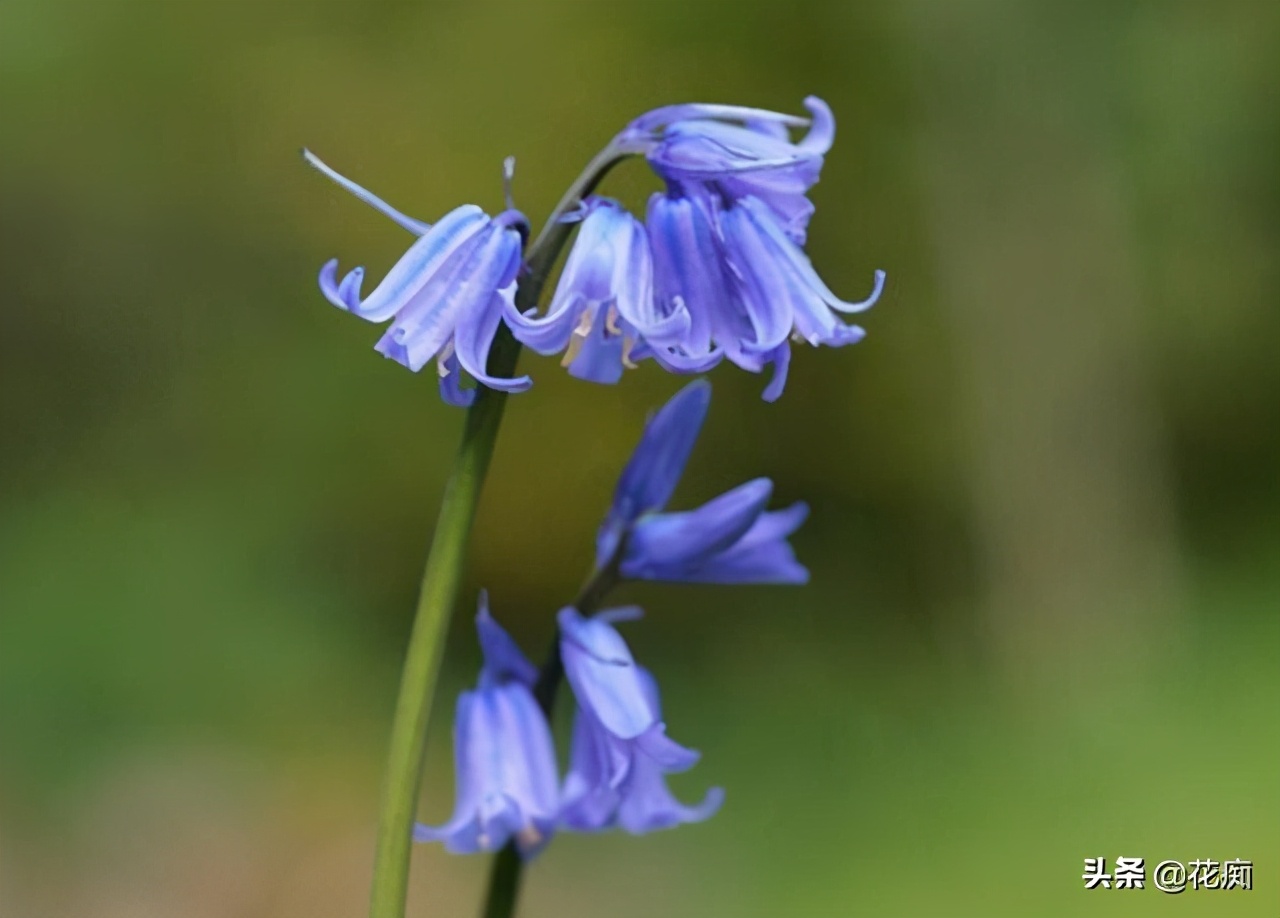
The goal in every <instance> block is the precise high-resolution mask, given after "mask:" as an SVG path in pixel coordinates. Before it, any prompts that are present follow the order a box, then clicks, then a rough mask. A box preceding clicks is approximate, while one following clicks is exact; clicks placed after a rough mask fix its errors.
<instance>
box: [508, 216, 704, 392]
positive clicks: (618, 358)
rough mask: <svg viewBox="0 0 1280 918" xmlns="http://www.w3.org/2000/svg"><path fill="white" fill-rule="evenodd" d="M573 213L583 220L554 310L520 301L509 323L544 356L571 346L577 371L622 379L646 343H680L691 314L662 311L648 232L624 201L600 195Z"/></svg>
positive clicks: (572, 369) (568, 351)
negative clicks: (523, 309) (524, 310)
mask: <svg viewBox="0 0 1280 918" xmlns="http://www.w3.org/2000/svg"><path fill="white" fill-rule="evenodd" d="M565 219H566V222H568V221H580V226H579V227H578V236H577V239H576V240H575V241H574V244H573V248H572V249H571V250H570V252H569V257H568V259H567V260H566V262H565V266H564V270H563V271H562V272H561V274H560V281H559V283H558V284H557V285H556V291H555V294H554V295H553V296H552V298H551V304H550V306H548V307H547V311H546V314H545V315H544V316H542V317H536V315H535V314H536V310H530V311H529V313H528V314H526V315H521V314H520V313H518V312H517V311H516V310H515V309H514V307H513V308H511V309H510V310H509V311H508V314H507V322H508V324H509V325H510V326H511V330H512V332H513V333H514V334H515V336H516V338H517V340H519V341H520V342H522V343H523V344H526V345H528V346H529V347H531V348H532V349H533V350H535V351H537V352H538V353H539V354H558V353H560V352H561V351H563V352H564V358H563V360H562V361H561V362H562V364H563V365H564V366H566V367H568V368H569V373H570V375H572V376H576V377H578V378H579V379H588V380H591V381H593V382H600V383H615V382H617V381H618V380H619V379H620V378H621V376H622V370H623V367H624V366H629V367H634V366H635V364H634V363H633V362H632V359H633V357H634V356H636V353H637V347H638V346H642V345H643V344H644V343H648V344H649V345H651V346H657V347H659V348H662V347H665V346H672V345H676V344H678V343H679V342H680V341H681V340H682V338H683V335H684V333H685V331H686V330H687V329H688V327H689V318H688V314H687V313H686V312H685V310H684V309H683V308H680V307H678V306H677V307H674V308H672V309H670V310H669V311H668V312H667V313H665V314H659V313H658V312H657V311H656V310H655V305H656V304H655V300H654V297H653V264H652V260H651V257H650V254H649V240H648V237H647V236H646V234H645V230H644V226H642V225H641V224H640V222H639V221H638V220H636V218H635V217H633V216H631V214H629V213H628V212H627V211H626V210H625V209H624V208H623V207H621V206H620V205H619V204H618V203H617V202H616V201H612V200H610V199H608V198H601V197H596V196H594V195H593V196H591V197H588V198H587V199H586V200H585V201H584V202H583V203H582V205H581V206H580V207H579V208H578V209H577V210H576V211H574V212H572V213H571V214H569V215H568V216H567V217H566V218H565Z"/></svg>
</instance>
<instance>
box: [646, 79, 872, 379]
mask: <svg viewBox="0 0 1280 918" xmlns="http://www.w3.org/2000/svg"><path fill="white" fill-rule="evenodd" d="M805 105H806V107H808V109H809V111H810V113H811V114H812V116H813V118H812V124H811V125H810V129H809V132H808V133H807V134H806V135H805V136H804V137H803V138H801V139H800V140H798V141H793V140H791V138H790V137H789V129H790V128H792V127H796V126H799V125H803V124H805V123H807V122H806V119H803V118H798V117H795V116H792V115H784V114H780V113H778V112H770V111H764V110H761V109H752V108H739V107H736V106H726V105H675V106H669V107H667V108H662V109H657V110H656V111H653V112H649V113H648V114H646V115H643V116H641V117H640V118H638V119H636V120H635V121H634V122H632V124H631V125H630V126H629V127H628V128H627V130H626V131H624V133H623V136H624V137H626V138H628V139H629V140H630V141H631V142H634V143H637V144H639V145H641V146H642V147H643V148H645V150H646V156H647V158H648V160H649V163H650V164H651V165H652V167H653V169H654V171H655V172H657V173H658V175H660V176H661V177H662V178H663V179H664V180H665V181H666V183H667V190H666V191H665V192H661V193H658V194H655V195H653V197H652V198H651V199H650V201H649V207H648V214H647V218H646V228H647V230H648V233H649V241H650V246H651V247H652V249H653V263H654V295H655V298H656V300H657V303H656V305H655V308H656V309H657V310H658V311H659V312H663V313H667V312H671V311H673V310H675V309H677V308H683V309H685V310H687V311H688V313H689V319H690V325H689V332H688V333H687V334H686V335H685V337H684V339H683V341H681V342H680V343H679V345H678V346H677V347H676V348H674V353H675V354H676V355H677V357H678V358H679V362H683V363H684V364H685V365H688V364H691V363H697V362H701V363H702V364H703V365H706V364H709V363H712V362H714V361H715V360H717V359H719V358H720V357H721V356H723V357H727V358H728V359H729V360H730V361H732V362H733V363H735V364H736V365H738V366H739V367H742V368H743V369H745V370H749V371H750V372H753V373H759V372H761V371H762V370H763V369H764V367H766V366H768V365H770V364H772V365H773V367H774V373H773V379H772V381H771V382H770V384H769V385H768V386H767V387H766V389H765V392H764V397H765V399H766V400H768V401H773V400H775V399H777V398H778V397H779V396H780V395H781V394H782V391H783V388H784V387H785V385H786V379H787V370H788V368H789V365H790V358H791V347H790V341H798V342H803V343H808V344H811V345H814V346H818V345H828V346H840V345H844V344H850V343H853V342H855V341H858V340H861V338H862V337H863V330H862V329H861V328H859V327H858V326H853V325H845V324H844V323H843V322H841V321H839V320H838V319H837V318H836V316H835V313H837V312H858V311H861V310H863V309H867V308H869V307H870V306H872V305H873V304H874V303H875V301H876V300H877V299H878V298H879V296H880V292H881V289H882V287H883V283H884V273H883V272H879V271H878V272H876V277H875V285H874V289H873V291H872V293H871V295H870V296H869V297H868V298H867V299H866V300H865V301H863V302H860V303H850V302H845V301H843V300H841V299H839V298H838V297H836V296H835V294H833V293H832V292H831V290H830V289H829V288H828V287H827V286H826V284H824V283H823V282H822V280H821V279H820V278H819V277H818V275H817V273H816V272H815V271H814V270H813V267H812V265H811V264H810V263H809V259H808V258H807V257H806V256H805V254H804V252H803V251H802V249H801V246H802V245H803V244H804V241H805V233H806V230H807V227H808V223H809V218H810V217H811V216H812V214H813V209H814V208H813V204H812V202H810V201H809V199H808V197H807V193H808V191H809V189H810V188H811V187H812V186H813V185H814V183H816V182H817V181H818V176H819V174H820V172H821V170H822V163H823V156H824V154H825V153H826V152H827V151H828V150H829V149H830V147H831V143H832V140H833V139H834V137H835V119H834V118H833V116H832V114H831V109H830V108H829V107H828V106H827V104H826V103H825V102H823V101H822V100H821V99H818V98H816V97H812V96H811V97H809V98H808V99H806V100H805ZM679 362H671V363H674V364H675V365H671V366H669V367H668V368H669V369H675V370H680V369H682V367H681V366H680V365H679ZM699 369H701V368H699Z"/></svg>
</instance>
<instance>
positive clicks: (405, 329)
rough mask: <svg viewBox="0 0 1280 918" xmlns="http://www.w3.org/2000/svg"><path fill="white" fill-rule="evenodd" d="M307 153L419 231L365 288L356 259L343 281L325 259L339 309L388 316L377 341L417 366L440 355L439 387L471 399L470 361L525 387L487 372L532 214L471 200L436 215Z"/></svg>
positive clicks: (453, 398) (324, 284)
mask: <svg viewBox="0 0 1280 918" xmlns="http://www.w3.org/2000/svg"><path fill="white" fill-rule="evenodd" d="M305 156H306V157H307V161H308V162H310V163H311V164H312V165H313V166H315V167H316V168H317V169H319V170H320V171H321V172H323V173H324V174H325V175H327V176H329V177H330V178H332V179H333V180H334V181H336V182H338V183H339V184H340V185H342V186H343V187H344V188H346V189H348V190H349V191H352V192H353V193H354V194H355V195H356V196H357V197H359V198H360V199H361V200H363V201H365V202H366V203H369V204H371V205H372V206H374V207H375V208H377V209H378V210H379V211H381V212H382V213H384V214H386V215H387V216H389V217H391V218H392V219H393V220H395V221H396V222H397V223H399V224H400V225H401V226H403V227H405V228H406V229H408V230H409V231H410V232H413V233H415V234H417V235H418V237H419V238H418V239H417V241H415V242H414V243H413V245H411V246H410V247H409V249H408V250H407V251H406V252H405V253H404V255H403V256H401V258H400V260H399V261H398V262H396V264H395V265H394V266H393V267H392V268H391V270H390V271H389V272H387V275H386V277H384V278H383V279H382V282H381V283H379V284H378V286H377V287H375V288H374V289H373V291H372V292H371V293H370V294H369V295H368V296H366V297H363V298H362V297H361V295H360V287H361V283H362V281H363V279H364V269H363V268H354V269H352V270H351V271H350V272H348V273H347V274H346V276H344V277H343V278H342V280H341V281H338V274H337V271H338V261H337V259H332V260H330V261H329V262H326V263H325V265H324V267H323V268H321V269H320V290H321V291H322V292H323V293H324V295H325V297H326V298H327V299H328V300H329V301H330V302H331V303H333V304H334V305H335V306H337V307H338V308H340V309H344V310H346V311H348V312H351V313H354V314H355V315H358V316H360V317H361V318H362V319H367V320H368V321H370V322H385V321H387V320H388V319H390V320H391V325H390V326H389V327H388V329H387V331H386V333H385V334H383V336H382V338H381V339H380V340H379V341H378V343H377V345H376V350H377V351H378V352H379V353H381V354H383V355H384V356H386V357H389V358H391V359H392V360H395V361H396V362H397V363H400V364H402V365H403V366H406V367H408V368H409V369H410V370H413V371H414V372H415V373H416V372H417V371H419V370H421V369H422V368H423V367H424V366H425V365H426V364H427V363H428V362H429V361H431V360H432V359H435V361H436V365H437V367H438V369H439V376H440V394H441V397H442V398H443V399H444V400H445V401H446V402H448V403H449V404H452V405H459V406H463V407H465V406H467V405H469V404H471V402H472V401H473V400H474V398H475V393H474V391H473V390H468V389H464V388H462V386H461V371H462V370H466V372H467V373H469V374H470V375H471V376H472V377H474V378H475V379H476V380H477V381H479V382H480V383H482V384H484V385H486V386H489V387H490V388H493V389H502V390H505V391H508V392H521V391H524V390H525V389H527V388H529V386H530V385H532V381H531V380H530V379H529V377H527V376H522V377H519V378H516V379H498V378H496V377H492V376H490V375H488V372H487V370H486V364H487V363H488V358H489V348H490V346H491V345H492V343H493V338H494V335H495V334H496V333H497V331H498V326H499V324H501V322H502V317H503V314H504V311H505V310H506V309H507V308H511V305H512V303H513V299H514V295H515V284H516V275H517V274H518V272H519V270H520V266H521V250H522V247H523V243H524V239H525V238H526V237H527V236H528V233H529V223H528V220H526V219H525V217H524V215H523V214H521V213H520V212H519V211H517V210H507V211H504V212H503V213H501V214H499V215H498V216H497V217H493V218H490V217H489V216H488V215H487V214H486V213H485V212H484V211H483V210H481V209H480V208H479V207H476V206H475V205H473V204H465V205H463V206H462V207H458V208H456V209H454V210H452V211H450V212H449V213H448V214H446V215H445V216H444V217H442V218H441V219H440V221H439V222H437V223H436V224H434V225H428V224H426V223H422V222H421V221H418V220H414V219H413V218H412V217H406V216H405V215H404V214H402V213H400V212H399V211H397V210H395V209H394V208H392V207H390V206H389V205H387V204H386V203H385V202H383V201H382V200H381V199H380V198H378V197H377V196H375V195H373V194H372V193H371V192H368V191H366V190H365V189H363V188H361V187H360V186H358V185H356V184H355V183H354V182H352V181H351V180H349V179H347V178H344V177H343V176H341V175H339V174H338V173H336V172H334V171H333V170H332V169H330V168H329V167H328V166H326V165H325V164H324V163H322V162H321V161H320V160H319V159H317V158H316V157H314V156H312V155H311V154H310V153H309V152H308V153H305Z"/></svg>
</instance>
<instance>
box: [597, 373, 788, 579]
mask: <svg viewBox="0 0 1280 918" xmlns="http://www.w3.org/2000/svg"><path fill="white" fill-rule="evenodd" d="M710 402H711V386H710V384H709V383H707V382H705V381H703V380H699V381H697V382H693V383H690V384H689V385H687V386H685V387H684V388H683V389H681V390H680V391H679V392H677V393H676V394H675V395H674V396H672V398H671V400H670V401H668V402H667V404H666V405H664V406H663V407H662V408H661V409H660V410H659V411H658V413H657V414H655V415H654V417H653V418H652V419H651V420H650V421H649V423H648V424H647V425H646V426H645V430H644V433H643V434H642V435H641V437H640V443H639V444H638V445H637V446H636V449H635V452H634V453H632V456H631V460H630V461H629V462H628V463H627V467H626V468H625V469H624V470H623V472H622V476H621V478H620V479H619V480H618V486H617V489H616V490H615V491H614V496H613V504H612V506H611V507H610V508H609V513H608V515H607V516H606V517H605V520H604V523H603V524H601V526H600V531H599V533H598V534H597V536H596V564H597V566H600V567H603V566H605V565H607V564H610V563H616V564H617V565H618V570H619V572H620V573H621V574H622V575H623V576H624V577H630V578H633V579H637V580H671V581H689V582H701V583H805V582H807V581H808V579H809V572H808V571H807V570H806V569H805V568H804V566H803V565H801V564H800V563H799V562H798V561H797V560H796V557H795V552H794V551H793V550H792V548H791V545H790V544H789V543H788V542H787V539H788V537H789V536H790V535H791V534H792V533H793V532H795V531H796V530H797V529H799V528H800V525H801V524H802V523H803V522H804V521H805V519H806V517H807V516H808V514H809V508H808V507H807V506H806V505H805V504H804V503H796V504H793V505H792V506H791V507H788V508H787V509H785V510H778V511H767V510H765V506H766V504H767V503H768V500H769V497H770V496H771V495H772V492H773V483H772V482H771V481H770V480H769V479H767V478H757V479H756V480H754V481H749V482H747V483H746V484H743V485H740V486H739V487H737V488H734V489H733V490H731V491H728V492H726V493H725V494H722V495H720V496H719V497H717V498H715V499H713V500H711V501H708V502H707V503H705V504H703V505H702V506H701V507H699V508H697V509H696V510H690V511H685V512H679V513H665V512H662V511H663V509H664V508H665V507H666V504H667V502H668V501H669V500H670V499H671V495H672V494H673V493H674V492H675V488H676V485H677V484H678V483H679V481H680V476H681V475H682V474H683V473H684V468H685V465H686V464H687V463H688V461H689V454H690V453H691V452H692V451H693V446H694V443H696V442H697V439H698V433H699V432H700V431H701V429H702V423H703V421H704V420H705V418H706V415H707V409H708V407H709V406H710Z"/></svg>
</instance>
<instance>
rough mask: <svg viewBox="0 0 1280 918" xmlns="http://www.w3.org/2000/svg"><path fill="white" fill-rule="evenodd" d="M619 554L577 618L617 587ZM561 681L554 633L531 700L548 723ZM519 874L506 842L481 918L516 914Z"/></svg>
mask: <svg viewBox="0 0 1280 918" xmlns="http://www.w3.org/2000/svg"><path fill="white" fill-rule="evenodd" d="M621 554H622V552H621V548H619V551H618V552H617V553H616V554H615V555H614V558H613V560H612V561H611V562H610V563H609V564H607V565H605V566H604V567H602V568H600V569H598V570H596V571H594V572H593V573H592V575H591V576H590V577H589V578H588V579H587V582H586V584H585V585H584V586H583V588H582V589H581V590H580V591H579V592H578V598H577V599H575V600H574V602H573V607H574V608H575V609H577V610H578V611H579V612H580V613H581V614H583V615H590V614H591V613H592V612H594V611H595V610H596V609H597V608H599V606H600V601H601V600H602V599H604V597H605V595H606V594H607V593H608V592H609V591H610V590H611V589H613V588H614V586H616V585H617V583H618V560H619V558H620V557H621ZM563 681H564V661H563V660H562V659H561V657H560V634H559V632H558V631H557V633H556V635H555V636H554V637H553V638H552V640H551V647H550V649H548V651H547V658H546V660H545V661H544V662H543V664H542V669H540V670H539V671H538V680H537V682H535V683H534V687H533V697H534V698H535V699H536V700H537V702H538V707H540V708H541V709H542V713H543V714H545V715H546V717H547V720H548V721H550V720H551V715H552V712H553V711H554V710H555V706H556V694H557V692H558V690H559V688H560V683H561V682H563ZM523 872H524V861H523V860H521V858H520V852H519V851H517V850H516V846H515V844H514V843H513V842H508V843H507V844H506V846H505V847H504V848H503V849H502V850H501V851H499V852H498V855H497V857H495V858H494V860H493V868H492V869H491V870H490V872H489V894H488V896H487V897H486V899H485V905H484V913H483V918H512V916H513V915H514V914H515V911H516V897H517V895H518V894H519V892H520V875H521V874H522V873H523Z"/></svg>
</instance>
